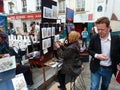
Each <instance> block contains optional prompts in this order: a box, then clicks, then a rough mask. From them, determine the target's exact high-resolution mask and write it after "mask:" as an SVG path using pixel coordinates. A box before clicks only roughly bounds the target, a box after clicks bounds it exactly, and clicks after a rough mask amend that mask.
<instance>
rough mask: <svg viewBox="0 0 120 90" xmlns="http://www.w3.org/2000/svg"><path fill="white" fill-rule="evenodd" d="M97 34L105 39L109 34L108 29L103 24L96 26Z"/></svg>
mask: <svg viewBox="0 0 120 90" xmlns="http://www.w3.org/2000/svg"><path fill="white" fill-rule="evenodd" d="M96 27H97V30H98V34H99V35H100V37H101V38H106V37H107V36H108V34H109V30H110V29H109V27H107V26H106V24H105V23H103V24H97V25H96Z"/></svg>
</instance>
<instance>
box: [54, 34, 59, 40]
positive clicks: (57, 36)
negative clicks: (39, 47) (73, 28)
mask: <svg viewBox="0 0 120 90" xmlns="http://www.w3.org/2000/svg"><path fill="white" fill-rule="evenodd" d="M59 37H60V36H59V34H57V35H55V38H54V41H55V42H56V41H59V39H60V38H59Z"/></svg>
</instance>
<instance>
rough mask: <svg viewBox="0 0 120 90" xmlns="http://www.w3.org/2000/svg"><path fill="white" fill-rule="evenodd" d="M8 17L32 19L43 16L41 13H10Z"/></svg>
mask: <svg viewBox="0 0 120 90" xmlns="http://www.w3.org/2000/svg"><path fill="white" fill-rule="evenodd" d="M8 18H10V19H32V18H41V13H32V14H17V15H9V16H8Z"/></svg>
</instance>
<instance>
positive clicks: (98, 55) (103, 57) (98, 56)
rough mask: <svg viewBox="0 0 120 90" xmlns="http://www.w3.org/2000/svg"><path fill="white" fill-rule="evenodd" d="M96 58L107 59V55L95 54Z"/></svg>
mask: <svg viewBox="0 0 120 90" xmlns="http://www.w3.org/2000/svg"><path fill="white" fill-rule="evenodd" d="M97 59H99V60H108V57H107V56H106V55H104V54H97Z"/></svg>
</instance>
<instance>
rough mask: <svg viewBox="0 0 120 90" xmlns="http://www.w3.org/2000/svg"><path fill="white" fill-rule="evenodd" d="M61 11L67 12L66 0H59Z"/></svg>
mask: <svg viewBox="0 0 120 90" xmlns="http://www.w3.org/2000/svg"><path fill="white" fill-rule="evenodd" d="M59 13H65V0H59Z"/></svg>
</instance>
